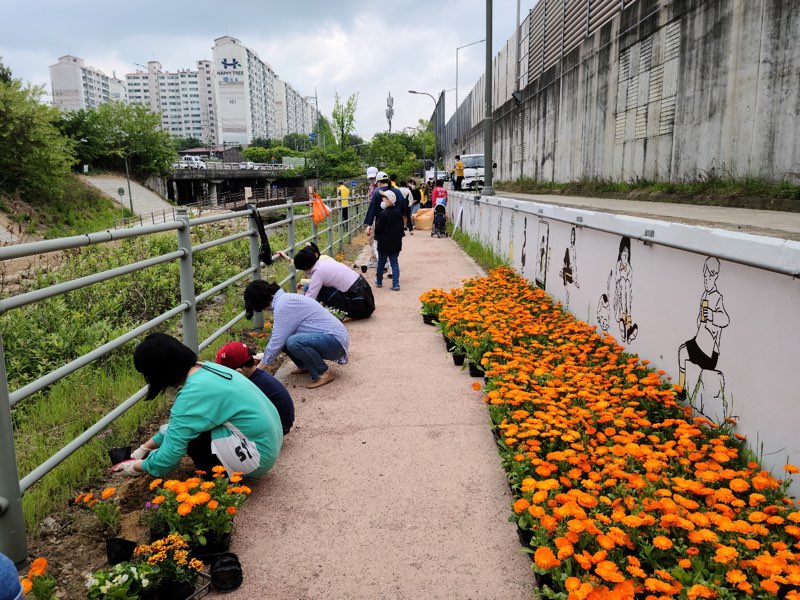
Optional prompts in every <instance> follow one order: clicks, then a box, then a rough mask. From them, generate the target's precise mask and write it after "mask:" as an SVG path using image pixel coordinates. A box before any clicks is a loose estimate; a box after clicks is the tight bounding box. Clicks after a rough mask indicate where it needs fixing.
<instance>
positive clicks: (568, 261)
mask: <svg viewBox="0 0 800 600" xmlns="http://www.w3.org/2000/svg"><path fill="white" fill-rule="evenodd" d="M560 275H561V280H562V281H563V282H564V295H565V296H566V303H565V308H566V309H567V310H569V284H572V285H574V286H575V288H576V289H577V288H580V287H581V285H580V283H578V257H577V253H576V251H575V228H574V227H573V228H572V232H571V233H570V235H569V246H568V247H567V249H566V250H565V251H564V266H563V267H562V268H561V273H560Z"/></svg>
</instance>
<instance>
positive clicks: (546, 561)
mask: <svg viewBox="0 0 800 600" xmlns="http://www.w3.org/2000/svg"><path fill="white" fill-rule="evenodd" d="M231 508H232V507H231ZM533 561H534V562H535V563H536V566H537V567H539V568H540V569H545V570H547V569H552V568H553V567H557V566H559V565H560V564H561V561H560V560H558V559H557V558H556V555H555V554H553V551H552V550H551V549H550V548H548V547H547V546H539V547H538V548H537V549H536V552H534V553H533Z"/></svg>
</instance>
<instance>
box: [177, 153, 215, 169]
mask: <svg viewBox="0 0 800 600" xmlns="http://www.w3.org/2000/svg"><path fill="white" fill-rule="evenodd" d="M173 167H175V168H176V169H205V168H207V167H206V163H205V162H204V161H203V159H202V158H200V157H199V156H183V157H181V160H180V161H179V162H177V163H175V164H174V165H173Z"/></svg>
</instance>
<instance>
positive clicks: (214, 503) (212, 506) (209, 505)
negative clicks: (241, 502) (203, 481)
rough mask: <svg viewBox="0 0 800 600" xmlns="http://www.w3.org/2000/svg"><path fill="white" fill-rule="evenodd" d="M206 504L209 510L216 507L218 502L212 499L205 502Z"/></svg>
mask: <svg viewBox="0 0 800 600" xmlns="http://www.w3.org/2000/svg"><path fill="white" fill-rule="evenodd" d="M206 506H207V507H208V508H210V509H211V510H214V509H215V508H217V507H218V506H219V502H217V501H216V500H212V501H211V502H209V503H208V504H206Z"/></svg>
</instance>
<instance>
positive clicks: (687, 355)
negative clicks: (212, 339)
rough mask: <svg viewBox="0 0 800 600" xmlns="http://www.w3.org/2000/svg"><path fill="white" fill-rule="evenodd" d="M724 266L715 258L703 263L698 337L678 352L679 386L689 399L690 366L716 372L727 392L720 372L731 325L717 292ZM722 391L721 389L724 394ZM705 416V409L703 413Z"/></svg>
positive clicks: (707, 259)
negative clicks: (725, 337)
mask: <svg viewBox="0 0 800 600" xmlns="http://www.w3.org/2000/svg"><path fill="white" fill-rule="evenodd" d="M719 269H720V263H719V260H718V259H716V258H714V257H713V256H709V257H708V258H706V261H705V263H703V288H704V289H703V293H702V294H701V296H700V307H699V310H698V312H697V333H696V334H695V336H694V337H693V338H692V339H690V340H688V341H686V342H685V343H684V344H682V345H681V347H680V348H679V349H678V385H679V386H680V387H681V389H682V391H681V393H680V396H681V398H682V399H686V397H687V394H686V363H687V361H688V362H690V363H692V364H695V365H697V366H698V367H700V368H701V369H702V370H703V371H715V372H716V373H718V374H719V377H720V388H724V381H725V379H724V375H723V374H722V373H721V372H719V371H717V361H718V360H719V348H720V340H721V339H722V330H723V329H725V328H726V327H727V326H728V325H729V324H730V322H731V319H730V317H729V316H728V313H727V311H726V310H725V304H724V302H723V297H722V294H720V293H719V290H717V278H718V277H719ZM721 391H722V389H720V392H721ZM700 410H701V412H702V408H701V409H700Z"/></svg>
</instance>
